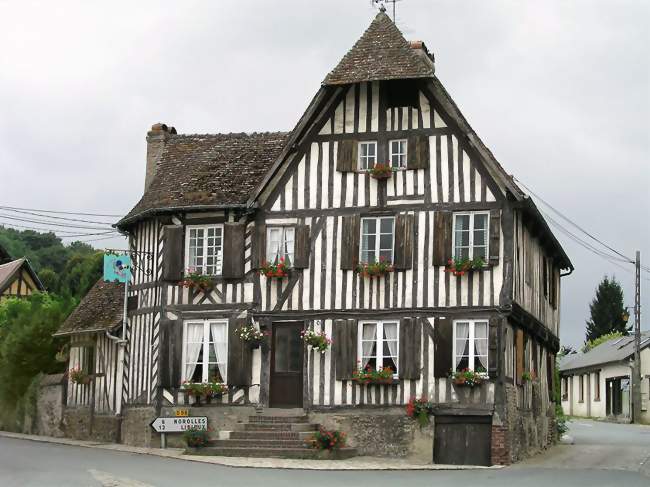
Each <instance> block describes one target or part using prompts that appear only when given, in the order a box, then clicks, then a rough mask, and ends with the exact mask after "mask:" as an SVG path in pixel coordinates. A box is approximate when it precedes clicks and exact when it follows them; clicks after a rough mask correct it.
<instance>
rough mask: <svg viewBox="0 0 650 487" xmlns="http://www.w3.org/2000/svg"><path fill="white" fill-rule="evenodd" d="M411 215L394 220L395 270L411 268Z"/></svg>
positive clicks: (412, 220)
mask: <svg viewBox="0 0 650 487" xmlns="http://www.w3.org/2000/svg"><path fill="white" fill-rule="evenodd" d="M413 222H414V216H413V215H397V217H396V218H395V259H394V260H395V262H394V263H393V264H394V265H395V269H398V270H403V269H410V268H411V267H413V239H414V235H413V230H414V224H413Z"/></svg>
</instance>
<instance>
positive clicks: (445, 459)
mask: <svg viewBox="0 0 650 487" xmlns="http://www.w3.org/2000/svg"><path fill="white" fill-rule="evenodd" d="M434 424H435V431H434V435H433V462H434V463H442V464H447V465H492V455H491V451H492V450H491V445H492V416H436V417H435V420H434Z"/></svg>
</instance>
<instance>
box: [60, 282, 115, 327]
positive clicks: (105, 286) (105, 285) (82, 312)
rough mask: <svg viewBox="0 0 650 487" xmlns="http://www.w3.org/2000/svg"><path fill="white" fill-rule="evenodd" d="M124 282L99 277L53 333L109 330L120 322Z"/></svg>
mask: <svg viewBox="0 0 650 487" xmlns="http://www.w3.org/2000/svg"><path fill="white" fill-rule="evenodd" d="M123 310H124V284H122V283H117V282H104V280H103V279H99V281H97V282H96V283H95V285H94V286H93V287H92V288H91V289H90V291H88V293H87V294H86V295H85V296H84V298H83V299H82V300H81V302H80V303H79V306H77V307H76V308H75V310H74V311H73V312H72V313H71V314H70V316H68V319H67V320H65V322H64V323H63V324H62V325H61V327H60V328H59V331H57V332H56V333H55V334H54V335H55V336H61V335H71V334H73V333H90V332H97V331H104V330H110V329H112V328H115V327H116V326H117V325H119V324H120V323H121V322H122V313H123Z"/></svg>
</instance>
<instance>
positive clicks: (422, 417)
mask: <svg viewBox="0 0 650 487" xmlns="http://www.w3.org/2000/svg"><path fill="white" fill-rule="evenodd" d="M430 414H433V403H432V402H431V401H429V400H428V399H427V398H426V397H421V398H420V399H416V398H414V397H412V398H411V399H410V400H409V402H408V403H407V404H406V415H407V416H408V417H409V418H414V419H417V422H418V424H419V425H420V428H422V427H424V426H427V425H428V424H429V415H430Z"/></svg>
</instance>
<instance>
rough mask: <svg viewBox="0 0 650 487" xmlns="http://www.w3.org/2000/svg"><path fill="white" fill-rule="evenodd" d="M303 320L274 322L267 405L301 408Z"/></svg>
mask: <svg viewBox="0 0 650 487" xmlns="http://www.w3.org/2000/svg"><path fill="white" fill-rule="evenodd" d="M302 329H303V323H302V322H281V323H273V326H272V330H273V331H272V340H271V381H270V382H271V383H270V394H269V406H270V407H272V408H301V407H302V406H303V404H302V389H303V371H302V367H303V357H304V346H303V343H302V339H301V338H300V332H301V331H302Z"/></svg>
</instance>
